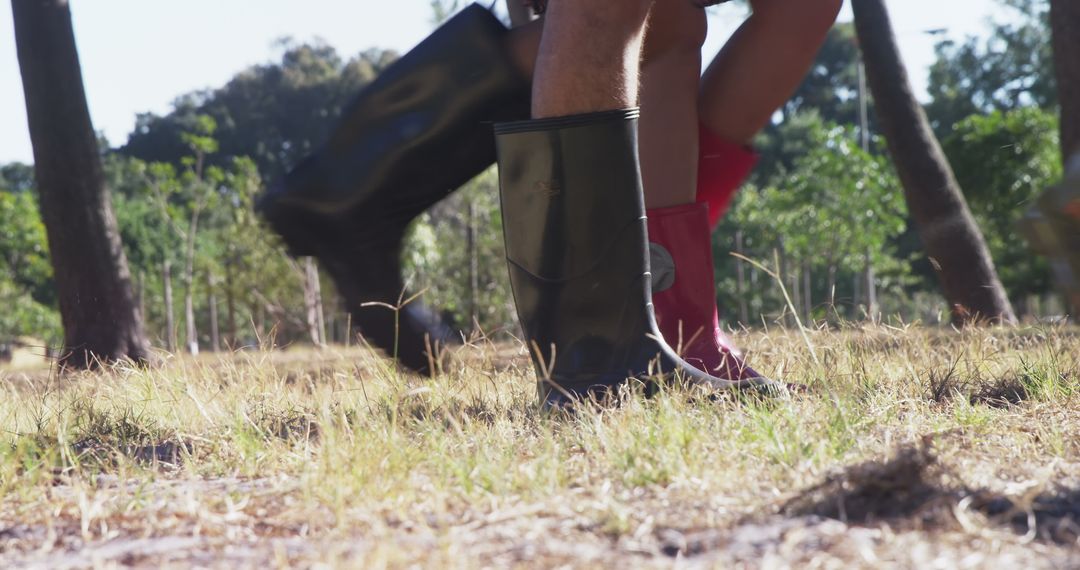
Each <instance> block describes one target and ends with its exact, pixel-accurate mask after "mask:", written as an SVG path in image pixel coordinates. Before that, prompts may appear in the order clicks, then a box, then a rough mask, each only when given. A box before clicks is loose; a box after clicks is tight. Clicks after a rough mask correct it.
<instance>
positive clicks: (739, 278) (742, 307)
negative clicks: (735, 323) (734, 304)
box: [735, 230, 750, 326]
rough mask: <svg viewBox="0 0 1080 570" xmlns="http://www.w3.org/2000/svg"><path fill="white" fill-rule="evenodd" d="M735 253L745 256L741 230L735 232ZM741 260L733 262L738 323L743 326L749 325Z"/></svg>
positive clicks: (748, 308) (743, 270) (748, 310)
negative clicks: (737, 302)
mask: <svg viewBox="0 0 1080 570" xmlns="http://www.w3.org/2000/svg"><path fill="white" fill-rule="evenodd" d="M735 253H738V254H739V255H742V256H745V255H746V253H745V252H744V251H743V233H742V230H735ZM744 263H745V262H744V261H743V260H742V259H737V260H736V261H735V294H736V295H737V296H738V297H739V322H740V323H741V324H742V325H743V326H749V325H750V307H749V305H748V304H747V301H746V293H747V291H746V268H745V267H744V265H743V264H744Z"/></svg>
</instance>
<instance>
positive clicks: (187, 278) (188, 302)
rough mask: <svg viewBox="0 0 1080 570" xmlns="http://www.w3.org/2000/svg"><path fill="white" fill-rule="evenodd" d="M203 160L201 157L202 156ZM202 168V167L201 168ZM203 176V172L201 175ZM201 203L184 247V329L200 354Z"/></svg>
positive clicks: (189, 347) (190, 347)
mask: <svg viewBox="0 0 1080 570" xmlns="http://www.w3.org/2000/svg"><path fill="white" fill-rule="evenodd" d="M200 160H201V157H200ZM200 170H201V169H200ZM199 177H200V178H201V174H200V175H199ZM201 210H202V207H201V205H199V206H196V208H195V211H194V212H193V213H192V214H191V220H190V222H189V223H188V232H187V244H186V247H185V248H184V329H185V337H184V338H185V340H187V350H188V353H190V354H191V355H193V356H197V355H198V354H199V331H198V328H197V327H196V325H195V291H194V289H195V237H196V236H197V235H198V233H199V215H200V213H201Z"/></svg>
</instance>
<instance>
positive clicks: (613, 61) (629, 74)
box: [532, 0, 652, 118]
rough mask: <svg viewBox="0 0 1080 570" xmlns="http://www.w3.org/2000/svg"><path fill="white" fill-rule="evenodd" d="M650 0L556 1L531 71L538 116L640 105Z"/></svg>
mask: <svg viewBox="0 0 1080 570" xmlns="http://www.w3.org/2000/svg"><path fill="white" fill-rule="evenodd" d="M651 4H652V0H620V1H619V2H611V1H610V0H553V1H552V2H551V3H550V5H549V6H548V9H547V16H546V22H545V24H544V33H543V38H542V39H541V41H540V54H539V56H538V57H537V59H536V71H535V73H534V74H533V101H532V114H533V117H534V118H545V117H559V116H564V115H573V114H578V113H589V112H594V111H605V110H613V109H625V108H628V107H634V106H636V105H637V104H638V97H637V96H638V70H639V67H640V58H641V44H642V38H643V37H644V31H645V20H646V18H647V17H648V14H649V7H650V5H651Z"/></svg>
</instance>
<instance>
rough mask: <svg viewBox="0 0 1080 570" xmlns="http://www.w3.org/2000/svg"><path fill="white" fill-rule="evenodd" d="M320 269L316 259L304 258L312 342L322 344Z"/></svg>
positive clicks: (316, 344)
mask: <svg viewBox="0 0 1080 570" xmlns="http://www.w3.org/2000/svg"><path fill="white" fill-rule="evenodd" d="M319 296H320V286H319V270H318V269H317V268H316V267H315V259H314V258H311V257H305V258H304V304H305V308H306V309H307V319H306V321H307V329H308V336H309V337H310V338H311V344H314V345H315V346H322V345H323V344H324V340H325V338H324V334H323V332H322V330H321V327H320V317H319Z"/></svg>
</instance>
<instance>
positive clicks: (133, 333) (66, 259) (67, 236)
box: [11, 0, 149, 369]
mask: <svg viewBox="0 0 1080 570" xmlns="http://www.w3.org/2000/svg"><path fill="white" fill-rule="evenodd" d="M11 7H12V14H13V16H14V22H15V45H16V48H17V51H18V59H19V69H20V71H21V72H22V80H23V93H24V95H25V97H26V114H27V119H28V121H29V126H30V141H31V143H32V144H33V149H34V174H35V177H36V178H37V184H38V192H39V195H40V198H41V201H40V208H41V217H42V220H43V221H44V222H45V229H46V234H47V235H48V240H49V251H50V257H51V260H52V266H53V273H54V275H55V280H56V290H57V296H58V297H59V300H60V317H61V320H62V322H63V325H64V351H63V354H62V356H61V365H62V369H66V368H93V367H95V366H96V365H97V364H99V363H101V362H108V361H113V360H120V359H125V358H130V359H133V360H136V361H145V360H146V359H147V358H148V356H149V343H148V342H147V340H146V334H145V332H144V331H143V325H142V316H141V315H140V314H139V308H138V305H136V303H135V296H134V294H133V293H132V287H131V275H130V273H129V272H128V264H127V258H126V257H125V255H124V249H123V247H122V245H121V243H120V235H119V232H118V231H117V227H116V217H115V216H114V214H113V210H112V200H111V199H110V197H109V193H108V191H107V190H106V188H105V176H104V173H103V171H102V166H101V155H100V152H99V149H98V143H97V138H96V136H95V134H94V127H93V125H92V123H91V122H90V111H89V109H88V107H87V103H86V93H85V89H84V87H83V80H82V70H81V68H80V66H79V54H78V50H77V49H76V47H75V34H74V31H73V29H72V24H71V10H70V9H69V7H68V2H67V1H66V0H12V3H11Z"/></svg>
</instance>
